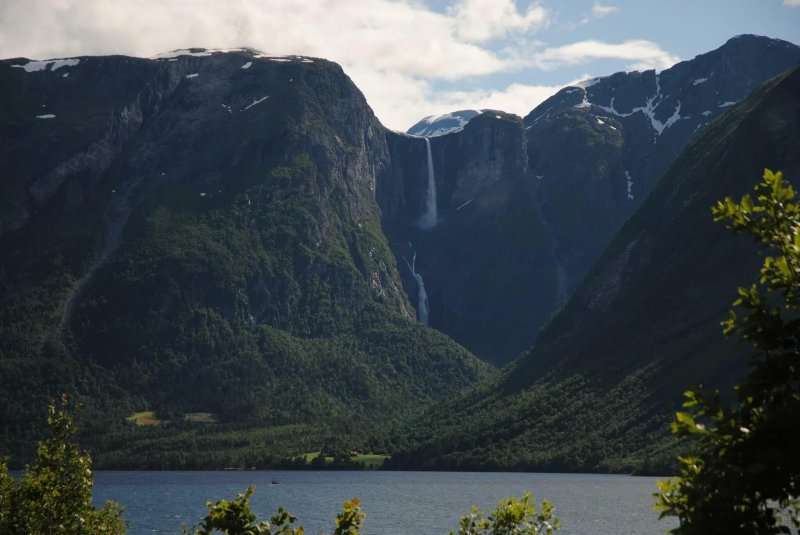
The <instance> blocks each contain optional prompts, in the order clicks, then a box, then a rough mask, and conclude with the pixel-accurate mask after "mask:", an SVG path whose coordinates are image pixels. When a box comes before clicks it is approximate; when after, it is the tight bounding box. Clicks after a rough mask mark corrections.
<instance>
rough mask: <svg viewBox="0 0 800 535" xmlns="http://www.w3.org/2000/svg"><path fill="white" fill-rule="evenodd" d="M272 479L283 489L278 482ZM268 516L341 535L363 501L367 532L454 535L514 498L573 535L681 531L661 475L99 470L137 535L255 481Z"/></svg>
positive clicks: (102, 485) (106, 491)
mask: <svg viewBox="0 0 800 535" xmlns="http://www.w3.org/2000/svg"><path fill="white" fill-rule="evenodd" d="M272 480H278V481H279V482H280V483H279V484H277V485H273V484H272V483H271V482H272ZM251 484H252V485H255V486H256V493H255V496H254V497H253V499H252V501H251V506H252V509H253V511H254V512H255V513H257V514H258V515H259V518H267V517H269V516H271V515H272V514H273V513H274V512H275V511H277V508H278V506H279V505H280V506H283V507H284V508H286V509H287V510H288V511H289V512H291V513H292V514H293V515H295V516H296V517H298V524H299V525H302V526H304V527H305V528H306V533H308V534H314V535H315V534H318V533H321V532H323V531H324V532H325V533H331V532H332V531H333V518H334V517H335V516H336V513H337V512H338V511H339V510H340V508H341V505H342V502H343V501H345V500H348V499H351V498H354V497H358V498H360V499H361V506H362V509H363V510H364V511H365V512H366V513H367V520H366V523H365V529H364V530H363V531H362V533H365V534H366V535H390V534H391V535H396V534H403V533H408V534H415V535H416V534H419V535H427V534H437V535H443V534H446V533H447V532H448V531H449V530H451V529H453V530H454V529H456V527H457V526H458V519H459V517H460V516H461V515H464V514H467V513H468V512H469V507H470V505H471V504H475V505H478V506H480V507H481V508H482V509H483V510H484V512H488V511H489V510H490V509H492V508H494V507H496V506H497V502H498V501H499V500H500V499H502V498H504V497H506V496H521V495H522V494H523V493H524V492H525V491H530V492H531V493H533V495H534V497H535V498H536V501H537V502H538V501H540V500H541V499H542V498H546V499H548V500H550V501H551V502H553V503H554V504H555V506H556V513H557V515H558V516H559V517H560V518H561V524H562V530H561V531H559V533H564V534H570V535H612V534H614V535H618V534H623V533H630V534H637V535H641V534H656V533H664V531H665V530H666V529H667V528H668V527H670V526H672V525H674V524H672V523H670V522H667V521H659V520H658V515H657V514H656V513H655V512H654V511H653V509H652V503H653V498H652V496H651V495H652V493H653V492H654V491H655V490H656V485H655V479H654V478H645V477H630V476H608V475H594V474H591V475H590V474H508V473H456V472H282V471H264V472H261V471H254V472H97V473H96V474H95V488H94V496H95V501H96V502H97V503H98V504H101V503H103V502H104V501H105V500H115V501H117V502H119V503H120V504H123V505H124V506H125V507H126V513H125V517H126V518H127V519H128V520H129V522H130V529H129V533H130V534H131V535H140V534H146V533H180V531H181V525H182V524H185V525H186V526H187V527H191V526H193V525H195V524H196V523H197V522H198V521H199V520H200V519H201V518H202V517H203V516H204V515H205V513H206V511H207V509H206V506H205V503H206V501H208V500H211V501H217V500H220V499H232V498H234V497H235V496H236V494H237V493H239V492H243V491H244V490H245V489H246V488H247V486H248V485H251Z"/></svg>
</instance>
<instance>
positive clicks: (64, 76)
mask: <svg viewBox="0 0 800 535" xmlns="http://www.w3.org/2000/svg"><path fill="white" fill-rule="evenodd" d="M67 76H69V73H68V72H65V73H64V74H62V75H61V77H62V78H66V77H67Z"/></svg>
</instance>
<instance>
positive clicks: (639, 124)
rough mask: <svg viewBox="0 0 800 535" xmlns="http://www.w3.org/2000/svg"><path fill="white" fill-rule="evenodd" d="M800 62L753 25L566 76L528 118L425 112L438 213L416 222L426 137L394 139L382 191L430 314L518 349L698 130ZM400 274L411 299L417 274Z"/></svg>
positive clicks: (483, 350) (490, 351)
mask: <svg viewBox="0 0 800 535" xmlns="http://www.w3.org/2000/svg"><path fill="white" fill-rule="evenodd" d="M798 61H800V47H797V46H796V45H793V44H791V43H787V42H785V41H780V40H776V39H769V38H766V37H758V36H752V35H744V36H738V37H735V38H733V39H731V40H730V41H728V42H727V43H725V44H724V45H723V46H722V47H720V48H719V49H717V50H714V51H712V52H709V53H707V54H703V55H700V56H697V57H696V58H694V59H692V60H689V61H684V62H681V63H678V64H677V65H675V66H673V67H672V68H670V69H666V70H664V71H663V72H660V73H656V72H655V71H645V72H623V73H616V74H613V75H611V76H606V77H602V78H595V79H591V80H587V81H585V82H582V83H580V84H578V85H576V86H572V87H567V88H564V89H563V90H561V91H559V92H558V93H557V94H556V95H554V96H553V97H551V98H550V99H548V100H546V101H545V102H543V103H542V104H540V105H539V106H537V107H536V108H535V109H534V110H533V111H531V112H530V113H529V114H528V115H527V116H526V117H525V118H524V119H523V122H522V127H524V130H523V128H522V127H520V126H519V125H517V126H515V127H511V126H510V124H511V123H513V122H514V119H513V117H511V116H508V115H506V114H502V113H499V112H491V111H485V112H483V113H482V114H480V115H477V116H474V117H472V118H470V117H471V114H470V113H469V112H454V113H452V114H446V115H442V116H437V117H429V118H426V119H424V120H422V121H420V123H418V124H417V125H415V126H414V127H412V129H411V130H409V132H410V133H413V132H417V133H422V134H425V135H431V136H437V137H433V138H432V139H431V141H430V144H431V147H432V150H433V161H434V163H435V166H434V167H435V169H436V173H437V193H438V204H439V207H440V209H441V210H442V211H443V212H444V214H445V216H444V217H443V219H442V221H441V222H440V225H438V226H437V227H436V228H434V229H432V230H431V231H429V232H418V231H417V230H416V229H415V228H414V224H415V222H416V221H418V219H419V217H420V214H421V210H422V208H423V206H424V204H423V201H422V200H421V199H422V198H423V197H424V191H425V184H426V179H425V175H426V169H425V154H424V145H423V143H422V142H421V141H415V140H413V139H409V140H407V141H405V142H404V145H403V146H404V147H407V148H402V149H401V148H394V149H392V156H391V159H392V169H393V173H394V174H393V175H392V179H391V181H390V182H389V183H388V184H385V185H384V184H382V183H381V181H380V180H379V184H378V189H379V191H384V195H381V196H379V203H380V204H381V207H382V209H383V210H384V214H385V215H387V216H388V218H387V221H389V222H390V223H391V227H390V231H389V235H390V236H391V237H392V243H393V249H394V250H395V254H396V256H397V257H398V258H402V257H407V256H409V255H410V254H411V252H410V249H409V246H408V242H409V241H410V242H412V243H413V246H414V247H415V248H416V249H417V250H418V255H417V263H418V266H419V270H418V271H419V273H421V275H422V277H423V278H424V280H425V285H426V290H427V296H428V300H429V308H430V322H431V325H433V326H434V327H436V328H437V329H440V330H442V331H443V332H445V333H447V334H449V335H451V336H453V337H454V338H455V339H456V340H458V341H459V342H461V343H463V344H465V345H466V346H467V347H468V348H470V349H471V350H472V351H474V352H476V353H477V354H478V355H480V356H481V357H483V358H485V359H488V360H490V361H492V362H494V363H501V364H502V363H506V362H508V361H509V360H510V359H512V358H514V357H515V356H517V355H518V354H519V352H521V351H523V350H524V349H525V348H527V347H528V346H529V345H530V344H532V343H533V342H534V340H535V339H536V335H537V333H538V331H539V329H540V327H541V326H542V325H543V324H544V323H545V322H546V321H547V319H548V318H549V317H550V316H551V315H552V314H553V313H554V312H555V311H556V310H558V308H559V307H560V306H561V305H562V304H563V303H564V302H565V301H566V299H567V298H568V297H569V295H570V294H571V293H572V292H573V291H574V289H575V288H576V287H577V285H578V284H579V283H580V281H582V280H583V278H584V277H585V276H586V274H587V273H588V272H589V270H590V269H591V268H592V267H593V266H594V265H595V263H596V262H597V260H598V259H599V258H600V255H601V254H602V252H603V250H604V249H605V247H606V245H607V244H608V242H609V241H610V240H611V239H612V238H613V237H614V235H615V234H616V232H617V231H618V230H619V228H620V227H621V226H622V224H623V223H624V222H625V221H626V220H627V219H628V217H630V215H631V214H632V213H633V212H634V210H636V208H637V207H638V206H640V204H641V203H642V202H644V200H645V199H646V198H647V197H648V195H649V194H650V191H651V190H652V189H653V187H655V185H656V184H657V183H658V181H659V179H660V178H661V176H662V174H663V173H664V172H665V170H666V169H667V168H668V166H669V165H670V164H671V163H672V162H673V161H674V159H675V158H676V157H677V155H678V154H679V153H680V152H681V150H682V149H683V148H684V147H685V145H686V144H687V143H688V142H689V140H690V139H692V138H693V136H694V135H696V134H697V133H698V132H700V131H701V130H702V128H703V127H704V126H705V125H707V124H708V123H709V122H710V121H713V120H714V119H715V118H716V117H718V116H719V115H720V114H722V113H724V112H725V111H726V110H728V109H729V108H730V107H731V106H732V105H734V104H735V103H736V102H738V101H740V100H741V99H743V98H745V97H746V96H747V95H748V94H749V93H750V92H751V91H752V90H753V89H754V88H755V87H756V86H757V85H758V84H759V83H761V82H763V81H764V80H766V79H768V78H770V77H773V76H775V75H777V74H779V73H780V72H782V71H784V70H785V69H787V68H789V67H790V66H792V65H794V64H796V63H797V62H798ZM498 117H501V118H502V120H498V119H497V118H498ZM506 123H509V124H508V126H507V127H506V126H504V125H505V124H506ZM523 132H524V134H523ZM392 137H396V136H393V135H392ZM520 138H522V139H520ZM389 145H390V147H397V143H395V142H390V143H389ZM412 147H413V148H412ZM439 177H441V178H439ZM501 177H502V179H501ZM401 190H402V192H403V196H402V197H401V196H399V195H398V193H399V192H400V191H401ZM501 190H502V191H501ZM390 192H394V193H390ZM465 203H469V204H465ZM400 205H402V208H399V206H400ZM459 207H462V209H461V210H455V212H454V209H457V208H459ZM398 228H400V229H402V230H398ZM398 263H399V264H401V268H402V262H401V261H399V262H398ZM401 273H402V274H403V275H404V276H405V275H406V273H404V272H403V270H402V269H401ZM404 282H405V286H406V288H407V290H408V292H409V295H411V296H412V300H413V295H414V287H415V283H414V279H413V278H410V279H409V278H408V277H405V278H404Z"/></svg>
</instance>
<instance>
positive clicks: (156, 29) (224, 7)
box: [0, 0, 546, 80]
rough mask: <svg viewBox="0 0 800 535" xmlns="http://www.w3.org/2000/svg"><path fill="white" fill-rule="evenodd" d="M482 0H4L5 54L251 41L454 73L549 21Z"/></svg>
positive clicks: (502, 63) (493, 68)
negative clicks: (441, 1) (435, 3)
mask: <svg viewBox="0 0 800 535" xmlns="http://www.w3.org/2000/svg"><path fill="white" fill-rule="evenodd" d="M485 1H486V0H462V1H461V2H459V3H457V4H455V5H454V6H453V7H452V8H451V12H449V13H447V14H442V13H437V12H435V11H432V10H430V9H429V8H427V7H426V6H424V5H423V4H421V3H419V2H417V1H414V0H307V1H304V2H298V1H296V0H235V1H230V2H228V1H225V2H221V1H218V0H117V1H112V0H5V1H3V2H0V55H2V56H4V57H8V56H20V55H25V56H29V57H36V58H42V57H54V56H74V55H81V54H109V53H123V54H130V55H138V56H151V55H154V54H156V53H158V52H163V51H165V50H171V49H175V48H185V47H189V46H198V47H208V48H212V47H222V48H224V47H235V46H243V45H247V46H253V47H255V48H259V49H263V50H265V51H268V52H271V53H278V54H305V55H316V56H320V57H325V58H327V59H331V60H333V61H337V62H339V63H341V64H343V65H345V66H356V67H358V66H366V65H369V66H371V67H372V68H374V69H377V70H391V71H393V72H401V73H407V74H412V75H416V76H430V77H437V78H444V79H451V80H452V79H458V78H461V77H464V76H476V75H484V74H490V73H494V72H498V71H502V70H506V69H508V68H509V64H508V61H507V60H505V59H503V58H501V57H499V56H498V55H497V54H496V53H494V52H492V51H491V50H490V49H488V48H485V47H481V46H479V45H477V44H475V43H478V42H480V41H483V40H486V39H489V38H493V37H502V36H506V35H509V34H513V33H519V32H532V31H535V30H536V29H537V28H539V27H541V26H542V25H543V24H544V23H545V21H546V13H545V11H544V9H543V8H541V7H539V6H538V5H531V6H530V7H529V9H528V10H527V11H526V12H524V13H520V12H519V11H518V10H517V9H516V7H515V6H514V4H513V0H502V1H500V2H498V7H499V8H498V7H495V9H489V10H488V13H490V14H489V15H486V16H484V17H482V18H481V17H479V16H478V11H477V10H478V9H481V8H485V7H486V6H483V4H482V2H485ZM489 3H490V4H494V3H495V2H492V1H491V0H489ZM423 36H424V38H423Z"/></svg>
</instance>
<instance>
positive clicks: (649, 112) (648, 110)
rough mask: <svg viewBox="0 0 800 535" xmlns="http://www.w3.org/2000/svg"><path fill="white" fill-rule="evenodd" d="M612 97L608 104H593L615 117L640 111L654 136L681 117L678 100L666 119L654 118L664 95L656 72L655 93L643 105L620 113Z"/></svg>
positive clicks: (581, 105) (580, 105)
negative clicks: (646, 119)
mask: <svg viewBox="0 0 800 535" xmlns="http://www.w3.org/2000/svg"><path fill="white" fill-rule="evenodd" d="M614 98H615V97H611V103H610V104H609V105H608V106H600V105H599V104H595V106H597V107H598V108H600V109H601V110H603V111H606V112H608V113H612V114H614V115H616V116H617V117H629V116H631V115H633V114H634V113H636V112H642V113H643V114H645V116H647V118H648V119H649V120H650V126H651V127H652V128H653V130H655V132H656V137H658V136H660V135H661V134H662V133H663V132H664V130H665V129H667V128H669V127H670V126H672V125H673V124H675V123H676V122H678V121H679V120H680V119H682V118H683V117H681V101H680V100H679V101H678V105H677V106H676V107H675V110H674V111H673V113H672V115H671V116H670V117H669V118H668V119H667V120H666V121H664V122H661V121H659V120H658V119H656V113H655V112H656V109H657V108H658V107H659V106H660V105H661V104H662V102H663V101H664V98H665V96H664V95H662V94H661V83H660V80H659V76H658V74H656V93H655V95H653V96H652V97H649V98H648V99H647V100H646V101H645V104H644V106H637V107H636V108H633V109H632V110H631V111H630V112H628V113H622V112H619V111H617V110H616V108H614ZM584 101H586V98H585V96H584ZM587 106H588V103H587ZM576 107H585V106H583V102H582V103H581V104H579V105H578V106H576ZM653 142H654V143H655V140H653Z"/></svg>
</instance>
